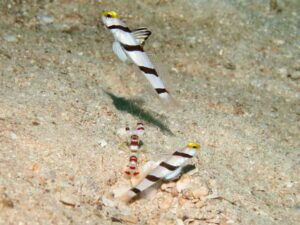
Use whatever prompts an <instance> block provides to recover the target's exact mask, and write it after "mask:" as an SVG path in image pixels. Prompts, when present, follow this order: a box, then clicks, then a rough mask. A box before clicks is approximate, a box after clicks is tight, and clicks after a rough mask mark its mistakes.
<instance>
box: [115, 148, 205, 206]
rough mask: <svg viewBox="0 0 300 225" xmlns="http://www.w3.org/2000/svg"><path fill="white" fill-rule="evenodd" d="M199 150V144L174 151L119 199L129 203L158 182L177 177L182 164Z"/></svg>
mask: <svg viewBox="0 0 300 225" xmlns="http://www.w3.org/2000/svg"><path fill="white" fill-rule="evenodd" d="M199 148H200V145H199V144H196V143H188V144H187V145H186V146H185V147H184V148H182V149H181V150H177V151H175V152H174V153H173V154H172V156H171V157H169V158H168V159H167V160H164V161H162V162H161V163H160V164H159V165H158V166H157V167H155V168H154V169H153V170H152V171H151V172H150V173H149V174H148V175H147V176H146V177H145V178H144V179H142V180H141V181H140V183H138V184H137V185H136V186H135V187H133V188H131V189H130V190H128V191H127V192H126V193H125V194H124V195H122V196H121V197H120V199H121V200H122V201H124V202H129V201H130V200H131V199H132V198H134V197H136V196H137V195H138V194H140V193H141V192H143V191H145V190H146V189H148V188H149V187H151V186H152V185H154V184H155V183H157V182H158V181H160V180H164V179H171V178H174V177H178V176H179V175H180V174H181V170H182V167H183V166H184V164H185V163H186V162H187V161H188V160H189V159H191V158H193V156H194V155H195V154H196V152H197V149H199Z"/></svg>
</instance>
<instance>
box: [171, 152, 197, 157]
mask: <svg viewBox="0 0 300 225" xmlns="http://www.w3.org/2000/svg"><path fill="white" fill-rule="evenodd" d="M173 155H177V156H181V157H184V158H193V156H192V155H189V154H186V153H183V152H174V153H173Z"/></svg>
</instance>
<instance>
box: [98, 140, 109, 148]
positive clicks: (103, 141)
mask: <svg viewBox="0 0 300 225" xmlns="http://www.w3.org/2000/svg"><path fill="white" fill-rule="evenodd" d="M98 144H99V145H100V146H101V147H102V148H104V147H105V146H106V145H107V142H106V141H105V140H103V139H102V140H99V141H98Z"/></svg>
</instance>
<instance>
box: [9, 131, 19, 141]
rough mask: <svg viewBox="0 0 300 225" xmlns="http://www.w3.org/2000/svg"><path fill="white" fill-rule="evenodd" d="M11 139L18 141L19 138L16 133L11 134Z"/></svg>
mask: <svg viewBox="0 0 300 225" xmlns="http://www.w3.org/2000/svg"><path fill="white" fill-rule="evenodd" d="M10 138H11V139H12V140H17V138H18V136H17V135H16V133H14V132H10Z"/></svg>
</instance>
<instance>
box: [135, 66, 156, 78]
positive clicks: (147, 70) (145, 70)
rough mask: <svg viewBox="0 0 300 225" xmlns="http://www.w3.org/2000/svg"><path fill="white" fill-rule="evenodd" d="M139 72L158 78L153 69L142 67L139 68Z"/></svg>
mask: <svg viewBox="0 0 300 225" xmlns="http://www.w3.org/2000/svg"><path fill="white" fill-rule="evenodd" d="M139 68H140V70H141V71H143V72H144V73H149V74H153V75H155V76H157V77H158V74H157V72H156V70H155V69H152V68H148V67H144V66H139Z"/></svg>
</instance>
